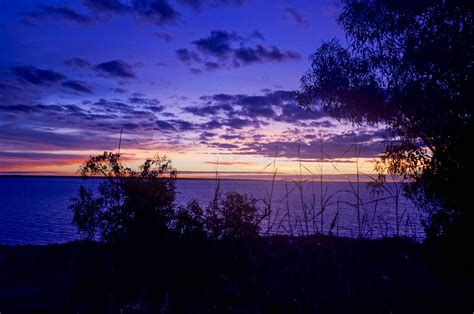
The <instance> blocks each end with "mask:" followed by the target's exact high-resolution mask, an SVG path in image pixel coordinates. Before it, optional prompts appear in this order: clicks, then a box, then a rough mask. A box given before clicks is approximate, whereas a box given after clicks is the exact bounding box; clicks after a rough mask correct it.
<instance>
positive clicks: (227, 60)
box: [176, 30, 301, 74]
mask: <svg viewBox="0 0 474 314" xmlns="http://www.w3.org/2000/svg"><path fill="white" fill-rule="evenodd" d="M253 39H258V40H264V36H263V34H262V33H260V32H259V31H257V30H255V31H254V32H253V33H251V34H250V35H246V36H243V35H240V34H237V33H236V32H228V31H225V30H213V31H211V33H210V35H209V36H207V37H203V38H200V39H198V40H195V41H193V42H192V44H193V45H194V46H195V50H193V49H187V48H181V49H179V50H177V51H176V54H177V57H178V59H179V60H180V61H182V62H183V63H186V64H188V65H190V64H192V63H197V64H200V65H201V66H202V68H198V67H196V66H193V67H192V68H190V71H191V72H192V73H193V74H200V73H201V72H202V71H203V70H206V71H212V70H218V69H222V68H235V67H239V66H244V65H250V64H254V63H266V62H284V61H289V60H300V59H301V55H300V54H299V53H297V52H295V51H291V50H287V51H281V50H280V49H279V48H278V47H276V46H268V47H264V46H262V45H255V46H248V44H249V42H250V41H252V40H253Z"/></svg>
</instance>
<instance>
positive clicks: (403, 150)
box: [297, 0, 474, 238]
mask: <svg viewBox="0 0 474 314" xmlns="http://www.w3.org/2000/svg"><path fill="white" fill-rule="evenodd" d="M342 2H343V8H342V11H341V13H340V15H339V17H338V20H337V22H338V23H339V25H340V26H341V27H342V28H343V30H344V32H345V34H346V39H347V43H341V42H340V41H338V40H330V41H327V42H324V43H323V44H322V45H321V47H320V48H318V49H317V51H316V52H315V53H314V54H313V55H312V57H311V62H312V64H311V68H310V70H309V71H308V72H307V73H306V74H305V75H304V76H303V77H302V79H301V91H300V92H299V93H298V95H297V100H298V103H299V104H300V105H301V106H302V107H305V108H308V109H310V108H311V107H312V106H313V105H314V104H316V103H317V104H318V105H320V106H321V107H322V108H324V109H325V110H327V111H328V112H329V113H330V114H332V115H333V116H335V117H336V118H339V119H348V120H350V121H353V122H355V123H357V124H379V125H382V126H385V127H386V128H387V130H388V131H389V133H390V135H391V138H390V140H389V141H388V143H387V145H386V149H385V152H384V153H383V155H382V164H379V167H380V166H383V167H381V168H380V169H382V168H384V170H388V171H389V172H390V173H392V174H396V175H402V176H404V177H405V178H406V179H409V180H410V182H411V184H410V185H409V186H408V187H407V192H408V194H409V196H411V197H412V198H413V199H414V200H415V201H416V202H417V204H418V205H419V206H420V207H421V208H422V209H423V210H424V212H425V214H426V215H425V221H424V224H425V227H426V228H425V229H426V232H427V235H428V236H430V237H434V238H436V237H444V236H447V235H454V234H458V235H466V234H468V230H469V228H470V226H471V225H472V223H474V219H473V217H474V215H473V212H472V210H471V208H470V207H472V206H471V205H469V204H472V200H471V197H470V189H471V187H472V186H473V176H474V172H473V165H472V162H471V160H470V159H471V157H470V145H471V143H472V141H471V136H472V134H474V132H473V129H474V128H473V118H472V109H473V104H472V101H473V88H472V86H473V81H472V70H473V69H472V67H473V64H474V62H473V47H474V42H473V38H474V34H473V23H472V22H473V11H472V2H470V1H460V0H451V1H445V0H420V1H408V0H398V1H394V0H343V1H342Z"/></svg>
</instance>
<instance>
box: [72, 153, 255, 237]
mask: <svg viewBox="0 0 474 314" xmlns="http://www.w3.org/2000/svg"><path fill="white" fill-rule="evenodd" d="M78 172H79V173H80V174H81V175H82V176H83V177H84V178H87V177H90V176H93V177H98V178H97V179H95V180H99V184H98V186H97V189H96V190H93V189H88V188H85V187H84V186H81V187H80V189H79V195H78V197H76V198H73V199H72V203H71V205H70V206H69V207H70V208H71V209H72V210H73V222H74V224H75V225H76V226H77V228H78V229H79V231H80V232H81V233H82V234H83V235H84V236H85V237H86V238H89V239H100V240H103V241H105V242H121V241H131V242H132V243H137V242H145V241H149V240H151V241H153V240H155V239H157V238H164V237H179V238H188V239H197V240H203V239H251V238H256V237H257V236H258V233H259V230H260V227H259V224H260V221H261V220H262V219H263V215H262V214H261V210H260V209H259V207H258V206H257V201H256V200H255V198H253V197H249V196H247V195H241V194H239V193H237V192H229V193H226V194H225V195H224V196H223V197H222V196H221V195H220V194H219V191H218V189H217V190H216V196H215V198H214V200H212V201H211V202H210V203H209V205H208V206H207V207H205V208H204V209H203V208H202V207H201V206H200V205H199V203H198V202H197V201H196V200H192V201H190V202H189V203H188V204H186V205H181V206H177V205H176V204H175V195H176V192H175V189H176V178H177V172H176V169H174V168H173V167H172V165H171V161H170V160H168V159H167V158H166V157H156V158H154V159H147V160H146V161H145V162H144V163H143V164H142V165H141V166H140V167H139V168H138V171H135V170H132V169H131V168H128V167H126V166H124V165H123V164H122V162H121V156H120V154H115V153H110V152H109V153H108V152H104V153H103V154H102V155H98V156H91V157H90V158H89V160H87V161H86V162H84V164H82V165H81V167H80V168H79V171H78Z"/></svg>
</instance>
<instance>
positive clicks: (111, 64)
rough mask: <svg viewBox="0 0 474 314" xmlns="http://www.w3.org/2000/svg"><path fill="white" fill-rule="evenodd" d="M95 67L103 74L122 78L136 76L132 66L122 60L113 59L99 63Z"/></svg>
mask: <svg viewBox="0 0 474 314" xmlns="http://www.w3.org/2000/svg"><path fill="white" fill-rule="evenodd" d="M94 69H95V70H96V71H98V72H100V73H102V74H105V75H107V76H113V77H121V78H136V75H135V73H134V72H133V69H132V66H131V65H130V64H128V63H126V62H125V61H122V60H112V61H108V62H103V63H99V64H97V65H96V66H95V67H94Z"/></svg>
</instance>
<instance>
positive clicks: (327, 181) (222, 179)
mask: <svg viewBox="0 0 474 314" xmlns="http://www.w3.org/2000/svg"><path fill="white" fill-rule="evenodd" d="M224 174H225V173H224ZM1 178H23V179H28V178H38V179H41V178H42V179H84V178H83V177H81V176H79V175H78V176H71V175H69V176H66V175H65V176H61V175H21V174H17V175H13V174H9V175H3V174H1V175H0V179H1ZM103 178H104V177H97V176H93V177H87V178H86V179H85V180H87V179H103ZM308 178H310V177H308ZM176 180H182V181H184V180H186V181H202V180H205V181H215V180H216V178H215V177H214V178H209V177H208V178H206V177H202V178H192V177H178V178H176ZM219 180H221V181H272V177H271V176H269V177H268V178H265V177H263V178H229V177H219ZM318 180H319V179H318V178H315V179H314V181H318ZM275 181H277V182H278V181H282V182H288V181H294V180H292V179H289V178H279V179H278V178H277V179H276V180H275ZM349 181H351V180H350V179H345V180H344V179H330V180H323V182H324V183H348V182H349ZM351 182H352V181H351ZM367 182H370V180H360V183H367ZM389 182H390V181H387V183H389ZM353 183H354V182H353Z"/></svg>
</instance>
